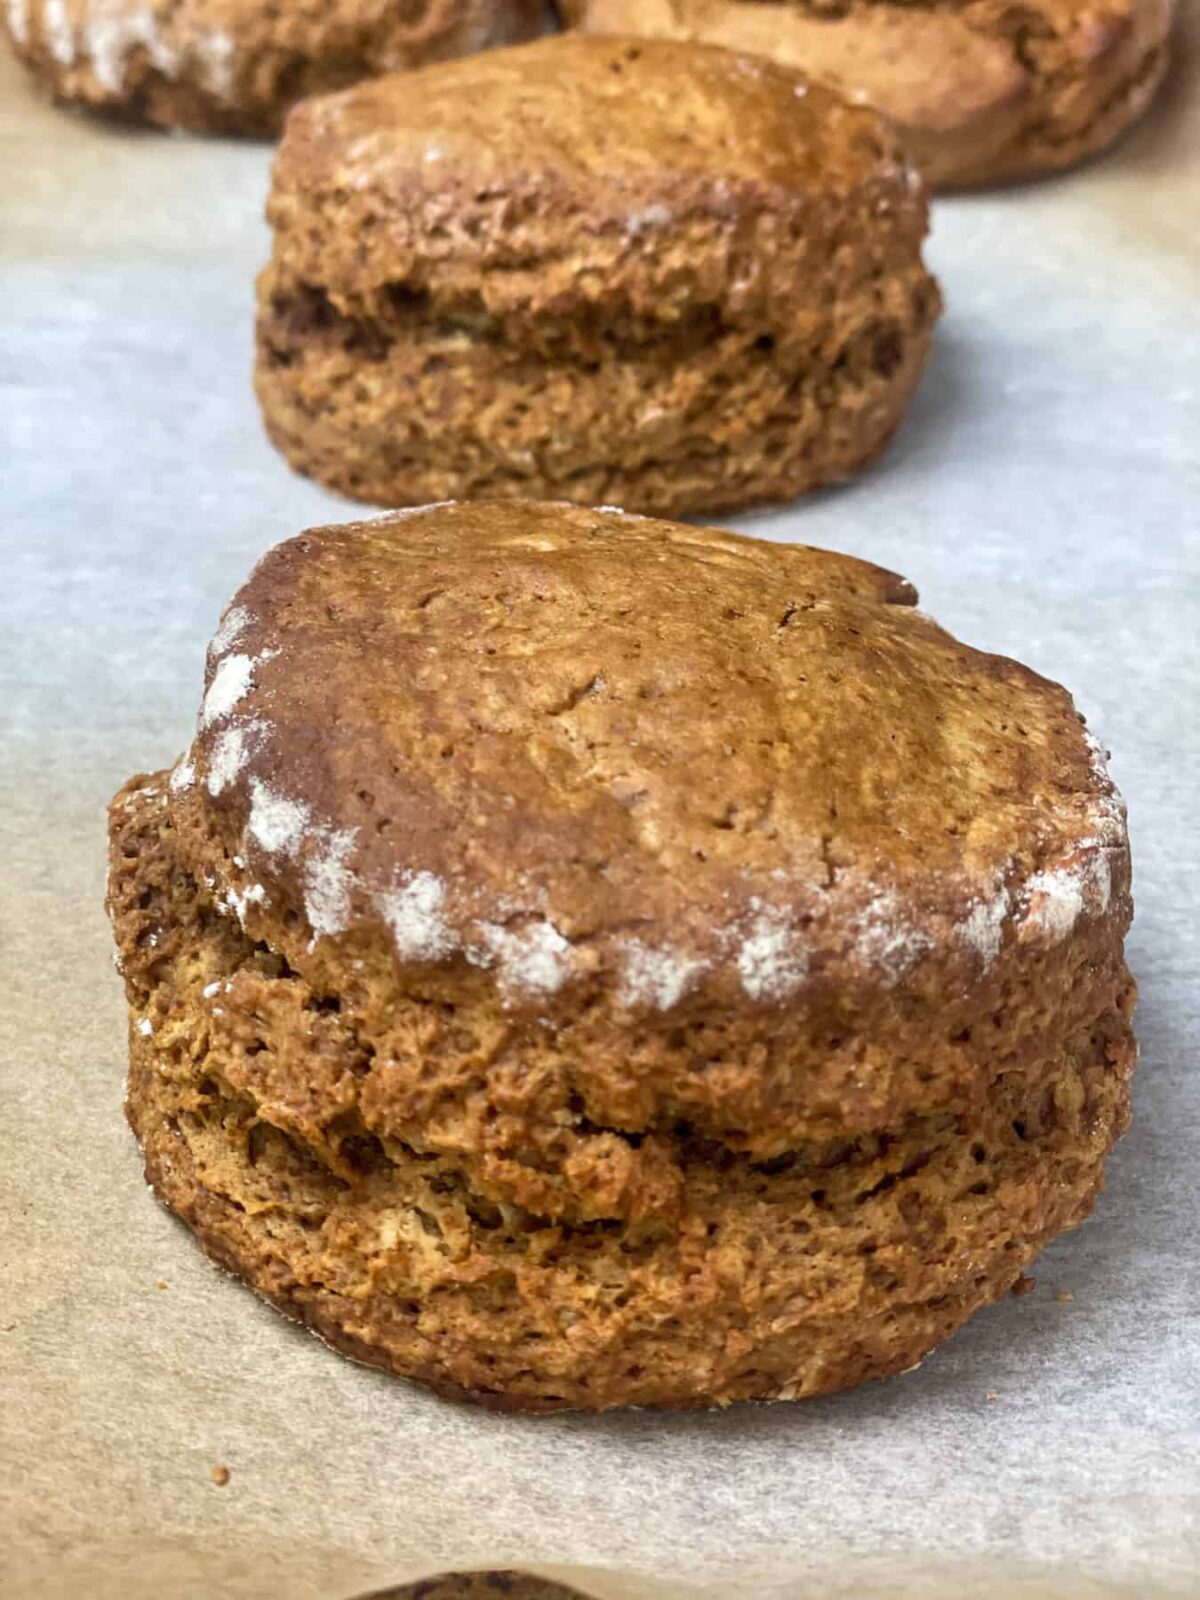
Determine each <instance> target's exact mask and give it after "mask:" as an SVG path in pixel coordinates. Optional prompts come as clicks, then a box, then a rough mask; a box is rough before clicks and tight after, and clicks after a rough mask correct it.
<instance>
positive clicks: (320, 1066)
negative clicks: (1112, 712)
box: [109, 502, 1134, 1411]
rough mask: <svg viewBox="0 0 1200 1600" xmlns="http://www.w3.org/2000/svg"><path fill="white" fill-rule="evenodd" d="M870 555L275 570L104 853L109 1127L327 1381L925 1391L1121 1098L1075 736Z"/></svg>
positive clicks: (519, 553) (566, 542)
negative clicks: (321, 1362) (315, 1351)
mask: <svg viewBox="0 0 1200 1600" xmlns="http://www.w3.org/2000/svg"><path fill="white" fill-rule="evenodd" d="M914 601H915V595H914V593H913V591H912V589H911V588H910V587H909V585H908V584H906V583H905V582H904V581H903V580H901V579H899V578H896V577H894V576H892V575H891V574H889V573H886V572H883V571H880V570H879V569H878V568H875V567H871V566H868V565H866V564H864V563H862V562H858V561H854V560H851V559H849V558H847V557H844V556H838V555H831V554H827V553H824V552H822V551H817V550H809V549H804V548H802V547H789V546H780V545H776V544H768V543H764V542H760V541H758V540H753V539H746V538H740V537H737V536H736V535H733V534H728V533H719V532H714V531H710V530H704V529H694V528H687V527H680V526H677V525H674V524H669V523H661V522H654V521H649V520H643V519H640V518H633V517H625V516H622V515H620V514H617V513H609V512H603V511H588V510H583V509H579V508H573V507H565V506H562V505H544V504H532V503H513V502H500V503H494V504H484V503H476V504H473V505H459V506H453V505H452V506H442V507H437V506H434V507H430V508H428V509H426V510H422V511H417V512H410V513H408V514H404V513H400V514H396V515H394V516H392V517H390V518H384V519H381V520H378V521H374V522H369V523H360V524H356V525H351V526H347V527H334V528H321V529H316V530H313V531H311V532H308V533H305V534H302V535H301V536H300V537H298V538H295V539H292V540H291V541H289V542H288V543H286V544H283V545H281V546H279V547H278V548H277V549H275V550H273V551H271V552H270V553H269V554H268V555H267V556H266V557H265V558H264V559H263V560H262V561H261V562H260V564H259V566H258V567H257V569H256V570H255V572H254V574H253V576H252V577H251V578H250V581H249V582H248V583H247V584H246V586H245V587H244V588H243V589H242V590H241V592H240V593H239V594H238V595H237V597H236V598H235V600H234V601H233V603H232V605H231V606H230V608H229V609H228V610H227V611H226V613H225V615H224V618H223V620H222V623H221V626H220V629H219V631H218V633H217V636H216V638H215V639H214V641H213V644H212V647H211V650H210V655H209V662H208V672H207V678H206V684H207V687H206V692H205V695H204V700H203V705H202V709H201V712H200V718H199V725H198V732H197V735H196V739H195V742H194V743H193V744H192V746H191V749H190V751H189V752H188V754H187V755H186V756H185V757H184V758H183V759H182V760H181V761H180V762H179V763H178V765H177V766H176V767H175V768H174V770H173V771H172V772H170V773H167V772H160V773H158V774H156V775H154V776H150V777H147V776H139V777H136V778H134V779H132V780H131V782H130V783H129V784H127V785H126V786H125V788H124V789H123V790H122V791H121V792H120V794H119V795H118V796H117V797H116V799H115V801H114V803H113V806H112V813H111V825H112V858H111V879H110V889H109V904H110V909H111V913H112V917H113V922H114V925H115V930H116V939H117V944H118V948H119V960H120V964H121V967H122V970H123V972H124V975H125V983H126V988H127V992H128V998H129V1005H130V1018H131V1021H130V1050H131V1066H130V1080H129V1100H128V1110H129V1116H130V1119H131V1121H132V1124H133V1127H134V1129H135V1131H136V1133H137V1136H138V1138H139V1139H140V1141H141V1143H142V1145H143V1148H144V1151H145V1156H146V1170H147V1173H148V1176H149V1180H150V1182H151V1183H152V1184H153V1186H154V1188H155V1189H156V1190H157V1192H158V1194H159V1195H160V1196H161V1197H162V1199H163V1200H164V1201H165V1202H166V1203H167V1204H168V1205H169V1206H170V1207H171V1208H172V1209H173V1210H175V1211H176V1212H178V1214H179V1215H180V1216H181V1217H182V1218H183V1219H184V1221H185V1222H186V1223H187V1224H188V1225H189V1227H191V1228H192V1229H193V1230H194V1231H195V1233H196V1234H197V1236H198V1237H199V1239H200V1241H201V1242H202V1244H203V1245H204V1247H205V1248H206V1249H207V1250H208V1251H209V1252H210V1253H211V1254H212V1255H213V1256H215V1257H216V1259H217V1260H219V1261H221V1262H222V1263H224V1265H226V1266H227V1267H229V1268H231V1269H232V1270H234V1271H235V1272H238V1273H240V1274H242V1276H243V1277H245V1278H246V1279H247V1280H248V1281H249V1282H250V1283H251V1284H253V1285H254V1287H255V1288H256V1289H258V1290H259V1291H260V1292H261V1293H262V1294H264V1295H266V1296H268V1297H269V1298H270V1299H271V1300H273V1301H274V1302H275V1303H276V1304H277V1305H278V1306H280V1307H281V1308H282V1309H284V1310H285V1311H288V1312H290V1313H291V1314H292V1315H294V1316H296V1317H299V1318H301V1319H303V1320H304V1321H305V1322H307V1323H308V1324H309V1325H310V1326H311V1327H312V1328H314V1329H316V1330H317V1331H318V1332H319V1333H320V1334H322V1335H323V1336H324V1337H325V1338H326V1339H327V1340H328V1341H329V1342H330V1343H331V1344H333V1345H335V1346H336V1347H337V1348H339V1349H341V1350H343V1351H345V1352H347V1353H348V1354H350V1355H352V1356H355V1357H357V1358H359V1359H361V1360H363V1361H367V1362H372V1363H375V1364H378V1365H380V1366H384V1367H388V1368H391V1369H392V1370H393V1371H395V1372H398V1373H402V1374H404V1375H406V1376H409V1377H413V1378H417V1379H420V1380H421V1381H423V1382H425V1383H427V1384H429V1385H431V1386H432V1387H433V1388H434V1389H436V1390H438V1391H439V1392H441V1393H443V1394H446V1395H457V1396H463V1397H467V1398H470V1399H474V1400H478V1401H481V1402H484V1403H486V1404H488V1405H492V1406H497V1407H510V1408H524V1409H529V1410H537V1411H549V1410H553V1409H556V1408H559V1407H582V1408H585V1409H599V1408H604V1407H609V1406H619V1405H625V1404H638V1405H650V1406H674V1407H684V1406H703V1405H710V1404H718V1405H723V1404H726V1403H727V1402H730V1401H734V1400H741V1399H746V1398H760V1399H765V1398H771V1397H794V1396H799V1395H811V1394H818V1393H821V1392H823V1391H828V1390H833V1389H837V1388H840V1387H843V1386H846V1385H849V1384H854V1383H858V1382H860V1381H861V1380H863V1379H865V1378H871V1377H881V1376H884V1375H886V1374H888V1373H894V1372H899V1371H902V1370H904V1369H906V1368H909V1367H911V1366H912V1365H913V1364H914V1363H915V1362H917V1361H919V1360H920V1359H921V1357H922V1356H923V1355H924V1354H925V1352H926V1351H928V1350H929V1349H930V1348H931V1347H932V1346H933V1345H935V1344H937V1342H938V1341H939V1340H941V1339H944V1338H945V1337H946V1336H947V1335H948V1334H950V1333H951V1332H953V1330H954V1329H955V1328H956V1327H957V1326H958V1325H959V1324H960V1323H961V1322H962V1321H963V1319H964V1318H965V1317H967V1316H968V1315H969V1314H970V1313H971V1312H972V1311H973V1310H975V1309H976V1308H977V1307H979V1306H981V1305H984V1304H985V1303H987V1302H988V1301H991V1300H994V1299H995V1298H996V1297H997V1296H998V1295H1001V1294H1003V1293H1004V1292H1005V1290H1007V1289H1008V1288H1009V1287H1010V1286H1011V1285H1012V1284H1013V1283H1014V1281H1015V1280H1016V1279H1017V1277H1018V1275H1019V1274H1020V1272H1021V1270H1022V1268H1023V1267H1025V1266H1026V1265H1027V1263H1028V1262H1029V1260H1030V1259H1031V1257H1032V1256H1033V1255H1034V1254H1035V1253H1036V1252H1037V1251H1038V1250H1039V1249H1040V1248H1041V1247H1042V1246H1043V1245H1044V1244H1045V1243H1046V1242H1047V1241H1048V1240H1049V1239H1050V1238H1052V1237H1053V1235H1055V1234H1056V1233H1058V1232H1059V1231H1060V1230H1061V1229H1063V1228H1068V1227H1071V1226H1073V1225H1074V1224H1075V1223H1077V1222H1079V1221H1080V1220H1081V1218H1082V1217H1084V1216H1085V1215H1086V1213H1087V1212H1088V1211H1089V1209H1090V1208H1091V1205H1092V1201H1093V1198H1094V1196H1095V1194H1096V1192H1097V1190H1098V1189H1099V1187H1100V1184H1101V1177H1102V1168H1103V1163H1104V1159H1105V1156H1106V1154H1107V1152H1108V1150H1109V1148H1110V1146H1111V1144H1112V1142H1113V1140H1114V1139H1115V1138H1116V1137H1117V1135H1118V1134H1119V1133H1120V1132H1121V1131H1122V1130H1123V1128H1124V1127H1125V1123H1126V1119H1127V1115H1128V1080H1129V1075H1130V1072H1131V1070H1132V1067H1133V1062H1134V1044H1133V1038H1132V1034H1131V1031H1130V1020H1129V1019H1130V1013H1131V1010H1132V1005H1133V994H1134V990H1133V984H1132V981H1131V979H1130V977H1129V974H1128V972H1127V970H1126V967H1125V963H1124V960H1123V957H1122V939H1123V936H1124V933H1125V931H1126V928H1127V925H1128V923H1129V919H1130V910H1131V908H1130V897H1129V854H1128V847H1127V841H1126V833H1125V825H1124V814H1123V809H1122V807H1121V805H1120V802H1119V799H1118V797H1117V795H1116V794H1115V792H1114V790H1113V787H1112V784H1111V783H1110V782H1109V780H1108V778H1107V777H1106V775H1105V772H1104V768H1103V762H1102V760H1101V759H1100V757H1099V755H1098V752H1097V750H1096V747H1095V746H1094V744H1092V742H1091V740H1090V738H1089V736H1088V734H1087V732H1086V730H1085V728H1084V727H1083V725H1082V722H1081V719H1080V718H1079V716H1078V715H1077V713H1076V712H1075V710H1074V708H1073V706H1072V703H1071V700H1070V697H1069V696H1068V695H1067V693H1066V692H1065V691H1064V690H1063V689H1061V688H1059V687H1058V686H1057V685H1055V684H1052V683H1048V682H1047V681H1046V680H1045V679H1043V678H1039V677H1037V676H1036V675H1035V674H1034V673H1032V672H1029V671H1027V670H1026V669H1025V668H1024V667H1021V666H1018V665H1016V664H1015V663H1014V662H1011V661H1007V660H1004V659H1002V658H1000V657H996V656H989V655H983V654H980V653H979V652H977V651H975V650H971V649H969V648H967V647H966V646H964V645H961V644H959V643H957V642H956V641H955V640H954V639H952V638H951V637H950V636H949V635H948V634H946V633H944V632H942V630H941V629H939V628H938V627H936V626H935V625H934V624H933V623H932V622H931V621H929V619H928V618H926V617H924V616H922V615H921V613H920V612H918V611H916V610H915V609H914Z"/></svg>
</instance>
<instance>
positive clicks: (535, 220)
mask: <svg viewBox="0 0 1200 1600" xmlns="http://www.w3.org/2000/svg"><path fill="white" fill-rule="evenodd" d="M268 217H269V220H270V221H271V223H272V226H273V229H274V248H273V254H272V259H271V262H270V264H269V266H268V267H267V269H266V270H265V272H264V273H263V275H262V277H261V279H260V283H259V318H258V363H257V375H256V385H257V390H258V395H259V399H260V402H261V405H262V409H263V414H264V419H265V421H266V425H267V428H268V431H269V432H270V434H271V437H272V438H273V439H274V441H275V442H276V444H277V445H279V447H280V448H281V449H282V450H283V452H284V453H285V455H287V457H288V459H289V461H291V463H292V464H293V466H295V467H297V468H298V469H299V470H301V471H305V472H308V473H310V474H311V475H312V476H315V477H317V478H318V479H320V480H321V481H322V482H325V483H327V484H329V485H330V486H331V487H334V488H337V489H338V490H340V491H341V492H343V493H347V494H349V495H351V496H353V497H355V498H358V499H362V500H366V501H370V502H373V503H376V504H382V505H404V504H420V503H423V502H426V501H429V500H434V499H444V498H456V497H457V498H472V499H489V498H498V497H501V496H513V497H521V498H527V497H531V496H532V497H538V496H541V497H544V498H565V499H571V500H573V501H576V502H577V503H601V504H604V503H607V504H620V505H625V506H627V507H628V508H630V509H632V510H638V511H644V512H654V513H660V514H677V513H679V512H682V511H685V510H700V509H703V510H708V511H712V510H714V509H732V508H733V507H734V506H737V505H745V504H750V503H753V502H756V501H762V500H771V499H784V498H790V497H791V496H793V495H794V494H796V493H799V492H802V491H803V490H805V489H807V488H812V487H815V486H816V485H817V484H819V483H822V482H827V481H832V480H835V479H837V478H840V477H844V476H846V475H847V474H848V473H849V472H851V471H852V470H854V469H855V468H857V467H859V466H861V465H863V464H864V463H865V462H866V461H868V460H870V459H872V458H873V457H874V456H875V455H876V454H878V452H879V451H880V450H881V449H882V448H883V446H884V445H885V443H886V442H887V439H888V438H889V437H890V435H891V433H892V432H893V430H894V429H895V427H896V425H897V423H898V421H899V418H900V416H901V415H902V413H903V410H904V406H905V404H906V402H907V399H908V397H909V395H910V393H911V391H912V389H913V387H914V386H915V383H916V381H917V378H918V376H919V374H920V371H921V368H922V365H923V363H924V359H925V354H926V350H927V346H928V340H929V335H930V331H931V328H932V324H933V322H934V320H935V318H936V316H937V313H938V310H939V308H940V299H939V296H938V292H937V288H936V285H935V284H934V282H933V280H932V279H931V278H930V276H929V274H928V273H927V272H926V270H925V268H924V266H923V264H922V262H921V259H920V246H921V241H922V239H923V237H924V234H925V231H926V228H927V225H928V215H927V207H926V202H925V197H924V194H923V192H922V191H921V188H920V185H919V183H918V182H917V181H916V180H915V178H914V176H913V174H912V172H911V171H910V169H909V168H908V167H907V165H906V163H905V161H904V160H903V158H902V156H901V153H900V150H899V147H898V145H897V142H896V140H895V139H894V137H893V136H892V135H891V134H890V133H889V132H888V131H887V130H886V128H885V127H884V125H883V123H882V122H881V120H880V119H878V118H877V117H875V116H874V115H873V114H872V113H869V112H865V111H862V110H856V109H853V108H850V107H848V106H846V105H844V104H843V103H841V102H840V101H839V100H837V99H836V98H835V97H832V96H831V95H829V94H828V93H827V92H825V91H824V90H820V89H817V88H815V87H812V86H809V85H808V84H806V83H805V82H803V81H801V80H798V79H797V78H796V77H795V75H794V74H790V73H787V72H784V71H782V70H780V69H778V68H775V67H773V66H772V65H771V64H770V63H767V62H764V61H762V60H755V59H751V58H739V57H737V56H734V55H732V54H730V53H729V52H728V51H721V50H711V49H706V48H704V47H702V46H693V45H678V44H673V43H669V42H662V41H638V42H633V43H622V42H620V41H612V40H607V39H603V40H601V39H592V38H587V37H585V36H583V35H579V34H576V35H570V36H566V37H561V38H554V39H548V40H543V41H541V42H539V43H537V44H534V45H530V46H526V47H523V48H521V49H517V50H511V51H503V52H495V53H492V54H490V55H488V56H478V57H474V58H472V59H471V60H469V61H459V62H454V63H450V64H447V65H444V66H441V67H438V68H435V69H429V70H427V71H425V72H422V73H420V74H419V75H417V76H416V77H415V78H411V79H399V78H396V77H392V78H385V79H378V80H375V81H374V82H372V83H369V84H362V85H360V86H359V87H358V88H356V89H354V90H351V91H349V92H347V93H345V94H343V95H337V96H332V97H329V98H326V99H320V100H316V101H311V102H309V103H308V104H306V105H305V106H303V107H301V108H298V110H297V111H296V113H295V114H294V115H293V116H292V118H291V119H290V121H289V125H288V131H287V135H286V137H285V139H284V142H283V145H282V147H281V149H280V153H279V157H278V159H277V162H276V166H275V174H274V182H273V187H272V193H271V198H270V201H269V205H268ZM801 262H802V263H803V270H802V271H800V270H798V264H799V263H801Z"/></svg>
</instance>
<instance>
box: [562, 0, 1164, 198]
mask: <svg viewBox="0 0 1200 1600" xmlns="http://www.w3.org/2000/svg"><path fill="white" fill-rule="evenodd" d="M562 9H563V13H564V15H565V17H566V19H567V21H568V22H570V23H572V24H573V25H575V26H576V27H579V28H582V29H584V30H586V31H589V32H593V33H597V34H614V35H615V34H635V35H644V36H646V37H650V38H662V39H678V40H696V41H700V42H702V43H706V44H715V45H722V46H725V47H726V48H729V49H732V50H740V51H753V52H755V53H757V54H761V55H763V56H766V57H769V58H770V59H772V60H774V61H778V62H781V63H782V64H784V65H785V66H787V67H791V68H795V69H796V70H798V71H801V72H804V73H807V74H808V75H809V76H811V77H812V78H813V79H814V80H816V81H817V82H819V83H824V84H828V85H829V86H830V87H832V88H834V89H836V90H837V91H838V92H839V93H841V94H844V95H845V96H846V97H847V98H848V99H850V100H852V101H855V102H861V103H865V104H868V105H872V106H874V107H875V108H876V109H877V110H879V111H882V112H883V113H884V114H885V115H886V116H887V117H888V118H889V119H890V120H891V121H892V122H893V123H894V124H895V125H896V127H897V129H898V130H899V131H900V133H901V135H902V137H903V139H904V142H905V145H906V147H907V149H908V151H909V154H910V155H911V156H912V158H913V160H914V161H915V162H916V163H917V165H918V166H919V167H920V169H921V172H922V174H923V175H924V177H925V179H926V181H927V182H928V183H929V184H931V185H933V186H935V187H938V188H965V187H970V186H973V185H980V184H988V183H998V182H1006V181H1009V180H1013V179H1019V178H1029V177H1033V176H1036V175H1037V174H1039V173H1044V172H1049V171H1054V170H1056V169H1059V168H1062V167H1067V166H1072V165H1074V164H1075V163H1076V162H1079V161H1081V160H1083V159H1084V158H1085V157H1086V156H1089V155H1092V154H1094V153H1095V152H1096V151H1098V150H1101V149H1103V148H1104V147H1105V146H1106V145H1108V144H1111V143H1112V141H1113V140H1114V139H1115V138H1116V137H1117V136H1118V134H1120V133H1122V132H1123V131H1124V130H1125V128H1127V127H1128V126H1129V125H1130V124H1131V123H1132V122H1134V121H1136V119H1137V118H1138V117H1139V116H1140V115H1141V114H1142V112H1143V111H1144V110H1145V109H1146V107H1147V106H1148V105H1149V104H1150V101H1151V100H1152V99H1153V97H1154V93H1155V90H1156V89H1157V88H1158V85H1159V83H1160V82H1161V81H1162V77H1163V74H1164V72H1165V70H1166V65H1167V40H1168V35H1169V33H1170V27H1171V15H1172V10H1173V5H1172V0H1101V3H1099V4H1095V3H1093V0H1034V3H1033V4H1032V5H1026V4H1022V5H1015V4H1013V3H1012V0H949V3H945V0H917V3H910V0H781V3H774V0H564V5H563V7H562Z"/></svg>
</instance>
